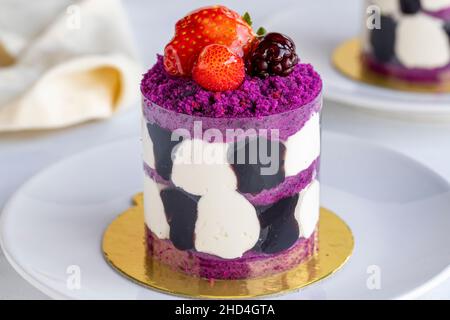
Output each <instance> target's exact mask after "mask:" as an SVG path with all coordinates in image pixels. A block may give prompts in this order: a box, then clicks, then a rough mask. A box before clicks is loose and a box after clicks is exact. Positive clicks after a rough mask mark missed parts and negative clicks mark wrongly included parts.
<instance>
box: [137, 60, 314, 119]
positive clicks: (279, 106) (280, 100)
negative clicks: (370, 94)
mask: <svg viewBox="0 0 450 320" xmlns="http://www.w3.org/2000/svg"><path fill="white" fill-rule="evenodd" d="M321 90H322V80H321V79H320V76H319V74H318V73H317V72H316V71H315V70H314V69H313V67H312V66H311V65H310V64H298V65H297V66H296V67H295V69H294V71H293V72H292V73H291V74H290V75H289V76H287V77H279V76H272V77H269V78H268V79H264V80H262V79H260V78H257V77H250V76H248V75H247V76H246V78H245V80H244V82H243V83H242V85H241V86H240V87H239V88H238V89H236V90H232V91H223V92H212V91H208V90H205V89H203V88H202V87H200V86H199V85H198V84H197V83H195V81H193V80H192V79H190V78H182V77H173V76H170V75H168V74H167V73H166V71H165V70H164V66H163V57H162V56H161V55H158V56H157V62H156V64H155V65H154V66H153V67H152V68H151V69H150V70H149V71H148V72H147V73H146V74H145V75H144V78H143V79H142V82H141V92H142V94H143V95H144V96H145V97H146V98H147V99H148V100H150V101H152V102H153V103H155V104H156V105H159V106H160V107H162V108H165V109H168V110H171V111H176V112H178V113H183V114H188V115H194V116H204V117H211V118H241V117H259V116H267V115H272V114H277V113H282V112H285V111H289V110H293V109H296V108H299V107H301V106H303V105H305V104H308V103H309V102H311V101H313V100H314V99H315V98H316V97H317V96H318V95H319V93H320V92H321Z"/></svg>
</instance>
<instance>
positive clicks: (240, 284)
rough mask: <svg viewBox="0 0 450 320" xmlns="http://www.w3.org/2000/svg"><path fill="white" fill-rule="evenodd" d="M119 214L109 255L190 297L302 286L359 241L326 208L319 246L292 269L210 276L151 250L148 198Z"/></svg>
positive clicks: (109, 233) (107, 240) (110, 231)
mask: <svg viewBox="0 0 450 320" xmlns="http://www.w3.org/2000/svg"><path fill="white" fill-rule="evenodd" d="M134 203H135V205H134V206H132V207H131V208H129V209H128V210H127V211H125V212H124V213H122V214H121V215H120V216H118V217H117V218H116V219H115V220H114V221H113V222H112V223H111V224H110V225H109V226H108V228H107V229H106V231H105V233H104V236H103V244H102V247H103V253H104V256H105V258H106V261H107V262H108V263H109V264H110V265H111V266H112V267H113V268H114V269H116V270H117V271H119V272H120V273H121V274H123V275H124V276H126V277H128V278H129V279H131V280H132V281H134V282H136V283H138V284H141V285H143V286H146V287H149V288H152V289H156V290H158V291H161V292H164V293H169V294H174V295H181V296H186V297H190V298H216V299H217V298H252V297H259V296H266V295H274V294H280V293H285V292H289V291H293V290H297V289H300V288H302V287H305V286H307V285H309V284H311V283H314V282H317V281H319V280H322V279H324V278H326V277H328V276H330V275H332V274H333V273H335V272H336V271H337V270H338V269H339V268H341V267H342V265H343V264H344V263H345V262H346V261H347V260H348V258H349V257H350V255H351V253H352V251H353V246H354V241H353V235H352V232H351V230H350V229H349V227H348V226H347V225H346V224H345V222H344V221H342V220H341V219H340V218H339V217H338V216H337V215H336V214H334V213H332V212H331V211H329V210H327V209H324V208H321V210H320V223H319V251H318V253H317V254H315V255H314V256H313V257H312V258H311V259H310V260H309V261H307V262H305V263H303V264H301V265H299V266H298V267H296V268H294V269H291V270H289V271H286V272H283V273H280V274H276V275H272V276H270V277H265V278H255V279H248V280H213V281H212V280H208V279H203V278H198V277H193V276H189V275H186V274H183V273H180V272H177V271H174V270H172V269H171V268H170V267H168V266H166V265H164V264H161V263H159V262H158V261H155V260H152V259H150V258H149V257H148V255H147V248H146V237H145V226H144V213H143V198H142V194H138V195H136V196H135V197H134Z"/></svg>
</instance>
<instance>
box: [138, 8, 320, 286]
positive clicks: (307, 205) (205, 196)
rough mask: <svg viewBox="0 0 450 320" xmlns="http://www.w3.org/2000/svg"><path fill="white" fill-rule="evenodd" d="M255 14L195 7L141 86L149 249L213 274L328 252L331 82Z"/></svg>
mask: <svg viewBox="0 0 450 320" xmlns="http://www.w3.org/2000/svg"><path fill="white" fill-rule="evenodd" d="M249 21H250V20H249V17H248V15H245V16H244V18H241V17H240V16H239V15H238V14H237V13H235V12H233V11H231V10H229V9H227V8H225V7H222V6H214V7H207V8H202V9H199V10H196V11H194V12H192V13H190V14H189V15H187V16H186V17H184V18H183V19H181V20H180V21H178V22H177V24H176V28H175V29H176V32H175V36H174V38H173V39H172V40H171V42H170V43H169V44H168V45H167V46H166V48H165V52H164V56H158V57H157V62H156V64H155V65H154V66H153V67H152V68H151V69H150V70H149V71H148V72H147V73H146V74H145V75H144V78H143V80H142V83H141V92H142V95H143V103H142V106H143V123H142V134H143V136H142V139H143V158H144V169H145V183H144V207H145V221H146V227H147V242H148V253H149V255H150V256H151V257H152V258H154V259H158V260H160V261H161V262H162V263H165V264H167V265H170V266H172V267H173V268H174V269H176V270H178V271H181V272H185V273H188V274H191V275H194V276H199V277H204V278H210V279H244V278H252V277H261V276H267V275H271V274H274V273H278V272H282V271H285V270H288V269H290V268H292V267H295V266H296V265H298V264H300V263H303V262H305V261H307V260H308V259H309V258H310V257H311V256H312V255H313V254H314V253H315V251H316V250H317V224H318V220H319V181H318V172H319V158H320V110H321V106H322V97H321V91H322V82H321V79H320V76H319V75H318V74H317V73H316V72H315V71H314V69H313V67H312V66H311V65H308V64H302V63H299V61H298V57H297V55H296V52H295V45H294V43H293V42H292V40H291V39H290V38H288V37H287V36H284V35H282V34H279V33H269V34H264V35H262V33H264V32H263V31H262V30H259V32H258V33H259V34H260V35H256V34H255V33H254V32H253V29H252V28H251V24H250V23H249ZM205 155H208V157H205ZM211 160H213V161H211Z"/></svg>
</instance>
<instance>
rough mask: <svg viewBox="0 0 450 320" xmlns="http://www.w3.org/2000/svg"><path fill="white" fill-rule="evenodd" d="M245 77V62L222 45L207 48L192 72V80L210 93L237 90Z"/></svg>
mask: <svg viewBox="0 0 450 320" xmlns="http://www.w3.org/2000/svg"><path fill="white" fill-rule="evenodd" d="M244 77H245V67H244V61H243V59H242V58H241V57H239V56H238V55H237V54H235V53H234V52H232V51H231V50H230V49H229V48H228V47H226V46H224V45H221V44H211V45H209V46H206V47H205V48H204V49H203V50H202V52H201V53H200V55H199V57H198V60H197V63H196V64H195V65H194V68H193V70H192V78H193V79H194V81H195V82H197V83H198V84H199V85H200V86H202V87H203V88H205V89H207V90H210V91H225V90H234V89H237V88H238V87H239V86H240V85H241V84H242V82H243V81H244Z"/></svg>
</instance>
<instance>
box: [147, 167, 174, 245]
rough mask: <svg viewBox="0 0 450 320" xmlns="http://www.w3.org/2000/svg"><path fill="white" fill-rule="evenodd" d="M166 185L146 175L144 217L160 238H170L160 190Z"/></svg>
mask: <svg viewBox="0 0 450 320" xmlns="http://www.w3.org/2000/svg"><path fill="white" fill-rule="evenodd" d="M163 188H164V187H163V186H161V185H159V184H157V183H156V182H155V181H153V180H152V179H151V178H149V177H147V176H146V175H145V176H144V217H145V224H146V225H147V227H148V228H149V229H150V230H151V231H152V232H153V233H154V234H155V235H156V236H157V237H158V238H159V239H169V236H170V226H169V224H168V223H167V218H166V214H165V211H164V205H163V202H162V200H161V195H160V191H161V190H162V189H163Z"/></svg>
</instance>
